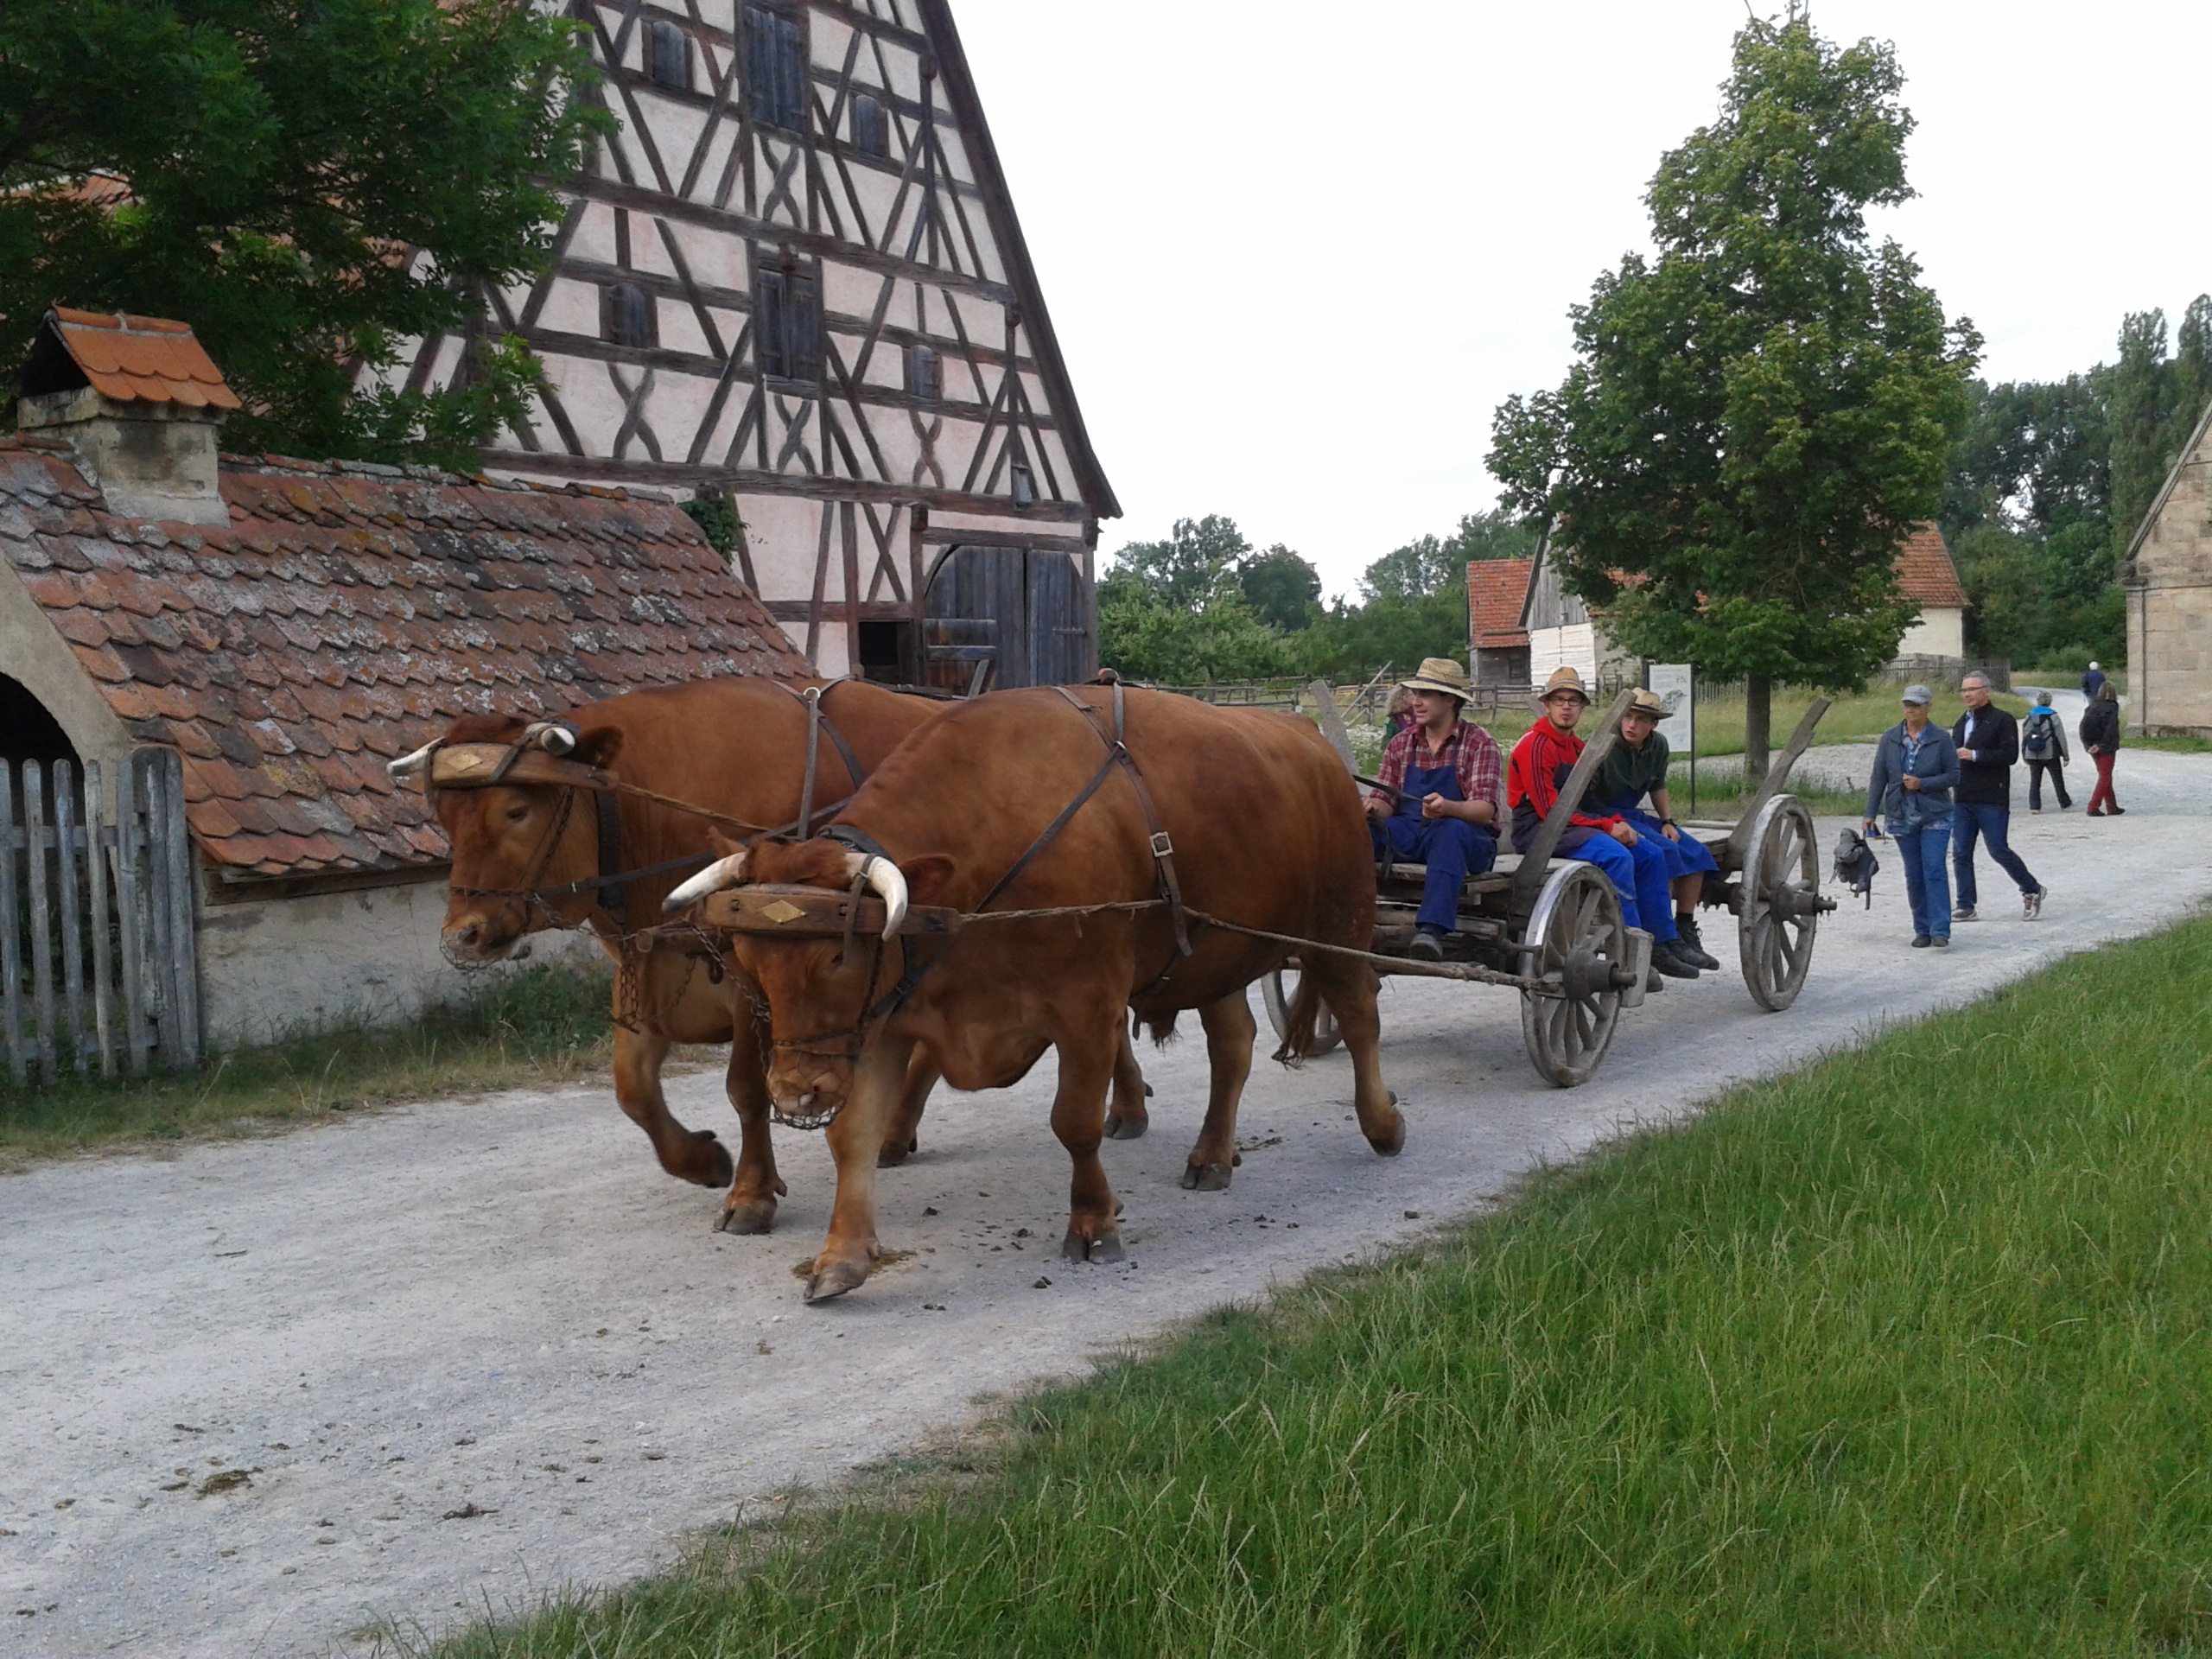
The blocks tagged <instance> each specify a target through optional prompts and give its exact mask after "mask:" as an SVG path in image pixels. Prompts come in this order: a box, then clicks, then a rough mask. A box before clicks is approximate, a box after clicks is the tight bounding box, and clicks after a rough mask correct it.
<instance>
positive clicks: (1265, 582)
mask: <svg viewBox="0 0 2212 1659" xmlns="http://www.w3.org/2000/svg"><path fill="white" fill-rule="evenodd" d="M1236 584H1237V586H1238V587H1240V588H1243V590H1244V599H1245V602H1246V603H1247V604H1249V606H1250V607H1252V614H1253V615H1254V616H1255V617H1256V618H1258V619H1259V620H1261V621H1262V622H1264V623H1266V624H1267V625H1268V626H1269V627H1272V628H1281V629H1282V630H1283V631H1284V632H1286V633H1294V632H1297V631H1298V630H1299V629H1300V628H1302V627H1304V626H1306V624H1307V623H1308V622H1310V621H1311V620H1313V605H1314V602H1315V601H1318V600H1319V598H1320V597H1321V573H1320V572H1319V570H1316V569H1314V568H1313V564H1312V563H1310V562H1308V561H1307V560H1306V559H1303V558H1300V556H1298V555H1297V554H1295V553H1294V552H1292V551H1291V550H1289V549H1288V548H1287V547H1285V546H1284V545H1283V544H1282V543H1280V542H1278V543H1275V544H1274V546H1273V547H1271V548H1269V549H1268V550H1267V551H1266V552H1264V553H1248V554H1246V555H1245V556H1243V558H1241V559H1239V560H1237V562H1236Z"/></svg>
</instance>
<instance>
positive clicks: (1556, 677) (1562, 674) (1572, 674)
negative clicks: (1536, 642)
mask: <svg viewBox="0 0 2212 1659" xmlns="http://www.w3.org/2000/svg"><path fill="white" fill-rule="evenodd" d="M1561 691H1572V692H1573V693H1574V695H1575V696H1578V697H1580V698H1581V699H1582V701H1583V702H1589V701H1590V688H1589V687H1588V686H1586V685H1585V684H1583V683H1582V676H1581V674H1580V672H1579V671H1577V670H1575V669H1573V668H1572V667H1568V666H1567V665H1565V664H1562V665H1560V667H1558V668H1555V669H1554V670H1552V677H1551V678H1549V679H1548V680H1546V681H1545V682H1544V689H1543V690H1541V691H1539V692H1538V693H1536V701H1537V702H1548V701H1549V700H1550V699H1551V698H1552V697H1553V696H1555V695H1556V694H1557V693H1559V692H1561Z"/></svg>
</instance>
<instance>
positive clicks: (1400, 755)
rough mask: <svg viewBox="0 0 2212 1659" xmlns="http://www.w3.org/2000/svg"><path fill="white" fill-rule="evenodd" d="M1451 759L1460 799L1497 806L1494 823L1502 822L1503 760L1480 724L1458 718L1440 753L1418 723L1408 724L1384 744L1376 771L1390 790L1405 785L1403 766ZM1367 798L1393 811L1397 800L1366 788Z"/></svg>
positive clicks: (1432, 765) (1503, 794) (1442, 761)
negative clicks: (1431, 750) (1432, 750)
mask: <svg viewBox="0 0 2212 1659" xmlns="http://www.w3.org/2000/svg"><path fill="white" fill-rule="evenodd" d="M1447 757H1448V758H1449V759H1450V760H1451V762H1452V775H1453V776H1454V777H1456V778H1457V779H1459V796H1460V798H1461V799H1463V800H1468V801H1488V802H1489V803H1490V804H1491V806H1492V807H1493V808H1495V809H1496V810H1497V817H1495V818H1493V819H1492V820H1491V822H1492V823H1495V824H1499V825H1503V823H1504V822H1505V760H1504V758H1503V756H1502V755H1500V754H1499V753H1498V752H1497V740H1496V739H1495V738H1493V737H1491V734H1489V733H1488V732H1486V731H1484V729H1483V728H1481V727H1479V726H1471V725H1469V724H1468V723H1467V722H1466V721H1464V720H1463V721H1460V722H1459V724H1458V725H1457V726H1455V727H1453V728H1452V735H1451V736H1449V737H1447V738H1446V739H1445V740H1444V749H1443V752H1442V753H1440V754H1433V755H1432V754H1431V753H1429V748H1428V739H1427V736H1426V735H1425V734H1423V733H1422V731H1421V728H1420V727H1418V726H1408V727H1407V728H1406V729H1405V730H1404V731H1402V732H1400V733H1399V734H1397V735H1396V736H1395V737H1394V738H1392V739H1391V740H1390V741H1389V743H1388V744H1386V745H1385V746H1384V747H1383V770H1382V771H1381V772H1379V773H1378V774H1377V776H1378V777H1379V778H1380V779H1382V781H1383V782H1384V783H1386V784H1388V785H1390V787H1391V788H1393V789H1400V788H1402V787H1404V785H1405V781H1406V768H1407V767H1408V766H1413V765H1415V764H1418V765H1420V766H1424V767H1431V768H1433V767H1436V766H1442V765H1443V764H1444V762H1445V760H1446V758H1447ZM1367 798H1368V799H1369V800H1370V801H1380V802H1382V803H1383V805H1385V806H1387V807H1389V809H1390V810H1392V811H1393V812H1395V811H1396V810H1398V803H1397V802H1396V800H1395V799H1394V798H1392V797H1390V796H1389V795H1387V794H1385V793H1384V792H1383V791H1381V790H1379V789H1370V790H1369V791H1367Z"/></svg>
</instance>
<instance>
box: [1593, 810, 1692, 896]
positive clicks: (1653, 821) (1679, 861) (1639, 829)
mask: <svg viewBox="0 0 2212 1659" xmlns="http://www.w3.org/2000/svg"><path fill="white" fill-rule="evenodd" d="M1592 810H1596V811H1599V812H1618V813H1619V814H1620V815H1621V817H1624V818H1626V819H1627V820H1628V827H1629V828H1630V829H1633V830H1635V831H1636V834H1637V839H1638V840H1639V841H1654V842H1658V844H1659V851H1660V852H1661V854H1662V855H1664V857H1665V858H1666V861H1667V879H1668V880H1670V881H1671V880H1674V879H1675V877H1676V876H1678V875H1717V874H1719V871H1720V866H1719V864H1718V863H1716V862H1715V861H1713V851H1712V849H1710V848H1708V847H1707V845H1706V844H1705V843H1704V842H1701V841H1700V840H1699V839H1698V838H1697V837H1696V836H1692V835H1685V836H1683V837H1682V838H1681V840H1680V841H1669V840H1668V839H1667V831H1666V828H1665V826H1663V825H1662V823H1660V822H1659V820H1658V819H1657V818H1656V817H1653V816H1652V815H1651V814H1650V813H1649V812H1647V811H1645V810H1643V808H1642V807H1641V806H1638V805H1637V804H1636V803H1635V802H1633V801H1615V802H1612V803H1611V804H1608V805H1605V806H1599V807H1597V808H1594V809H1592Z"/></svg>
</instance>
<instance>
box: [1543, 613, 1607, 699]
mask: <svg viewBox="0 0 2212 1659" xmlns="http://www.w3.org/2000/svg"><path fill="white" fill-rule="evenodd" d="M1555 668H1572V669H1574V670H1576V671H1579V672H1580V674H1581V676H1582V677H1583V679H1584V680H1585V681H1592V680H1595V679H1596V678H1597V677H1598V641H1597V630H1596V629H1595V628H1594V627H1593V626H1592V625H1591V624H1589V623H1587V622H1577V623H1573V624H1572V625H1570V626H1567V627H1560V628H1531V629H1529V681H1530V683H1533V684H1535V685H1539V686H1541V684H1543V683H1544V681H1545V680H1546V679H1547V678H1548V677H1549V676H1550V674H1551V671H1553V670H1554V669H1555Z"/></svg>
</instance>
